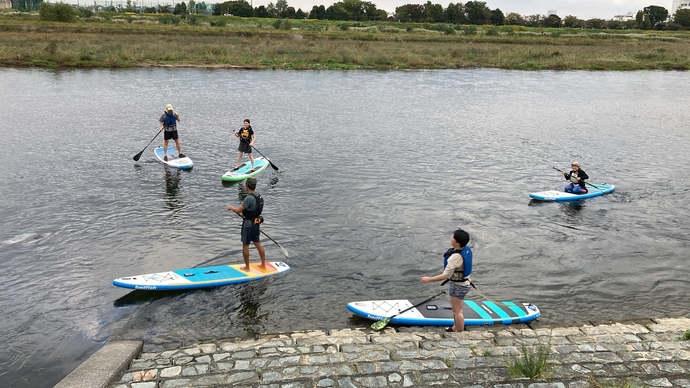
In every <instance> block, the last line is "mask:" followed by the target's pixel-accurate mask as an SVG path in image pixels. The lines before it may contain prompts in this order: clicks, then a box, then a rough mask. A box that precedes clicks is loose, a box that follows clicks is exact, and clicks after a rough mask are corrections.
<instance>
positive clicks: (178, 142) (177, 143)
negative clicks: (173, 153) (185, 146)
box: [175, 139, 182, 155]
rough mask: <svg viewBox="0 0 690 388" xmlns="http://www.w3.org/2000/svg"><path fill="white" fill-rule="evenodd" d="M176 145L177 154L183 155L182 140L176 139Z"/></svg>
mask: <svg viewBox="0 0 690 388" xmlns="http://www.w3.org/2000/svg"><path fill="white" fill-rule="evenodd" d="M175 145H176V146H177V154H178V155H179V154H181V153H182V148H181V147H180V139H175Z"/></svg>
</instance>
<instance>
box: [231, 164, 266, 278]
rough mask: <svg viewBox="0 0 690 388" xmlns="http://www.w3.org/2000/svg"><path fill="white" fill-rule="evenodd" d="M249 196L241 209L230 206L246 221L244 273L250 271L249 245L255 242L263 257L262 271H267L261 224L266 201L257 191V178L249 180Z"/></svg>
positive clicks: (243, 246) (243, 232)
mask: <svg viewBox="0 0 690 388" xmlns="http://www.w3.org/2000/svg"><path fill="white" fill-rule="evenodd" d="M246 186H247V196H246V197H244V201H242V204H241V205H240V206H239V207H235V206H232V205H228V210H231V211H233V212H235V213H237V214H241V215H242V217H243V218H244V220H243V221H242V233H241V239H242V256H243V257H244V267H241V268H240V269H241V270H242V271H249V243H251V242H253V243H254V246H255V247H256V250H257V251H258V252H259V257H261V265H260V266H259V267H260V268H262V269H266V252H265V251H264V247H263V246H262V245H261V241H260V240H261V223H262V222H264V218H263V217H262V216H261V212H262V211H263V210H264V199H263V198H262V197H261V194H259V193H257V192H256V191H255V190H256V178H254V177H251V178H248V179H247V183H246Z"/></svg>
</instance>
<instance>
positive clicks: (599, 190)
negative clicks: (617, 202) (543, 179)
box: [529, 183, 616, 202]
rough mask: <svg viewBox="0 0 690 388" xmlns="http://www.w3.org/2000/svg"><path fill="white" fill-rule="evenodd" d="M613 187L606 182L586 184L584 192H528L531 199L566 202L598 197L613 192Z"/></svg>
mask: <svg viewBox="0 0 690 388" xmlns="http://www.w3.org/2000/svg"><path fill="white" fill-rule="evenodd" d="M615 189H616V186H614V185H609V184H607V183H593V184H587V190H588V192H587V193H586V194H573V193H567V192H565V191H557V190H549V191H540V192H538V193H529V196H530V197H531V198H532V199H537V200H539V201H555V202H567V201H579V200H581V199H585V198H592V197H598V196H600V195H604V194H608V193H613V191H614V190H615Z"/></svg>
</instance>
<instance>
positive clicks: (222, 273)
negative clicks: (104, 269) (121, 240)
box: [113, 261, 290, 291]
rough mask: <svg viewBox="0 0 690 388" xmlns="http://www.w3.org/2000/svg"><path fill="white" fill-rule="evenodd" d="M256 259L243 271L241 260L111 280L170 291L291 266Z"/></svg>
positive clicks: (255, 277) (121, 284) (243, 278)
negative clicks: (261, 261)
mask: <svg viewBox="0 0 690 388" xmlns="http://www.w3.org/2000/svg"><path fill="white" fill-rule="evenodd" d="M259 264H261V263H260V262H259V263H250V264H249V271H242V270H240V267H244V264H231V265H216V266H211V267H198V268H185V269H177V270H174V271H168V272H158V273H150V274H146V275H136V276H128V277H124V278H119V279H115V280H113V284H114V285H116V286H118V287H123V288H132V289H135V290H150V291H169V290H193V289H196V288H208V287H218V286H224V285H227V284H235V283H245V282H249V281H252V280H258V279H261V278H264V277H267V276H273V275H277V274H279V273H282V272H285V271H287V270H289V269H290V267H289V266H288V265H287V264H285V263H283V262H282V261H271V262H268V261H267V262H266V269H262V268H260V267H259Z"/></svg>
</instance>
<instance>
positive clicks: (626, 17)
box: [611, 0, 690, 22]
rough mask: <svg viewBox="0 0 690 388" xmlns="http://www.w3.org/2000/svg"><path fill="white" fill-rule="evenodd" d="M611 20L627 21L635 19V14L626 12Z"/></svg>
mask: <svg viewBox="0 0 690 388" xmlns="http://www.w3.org/2000/svg"><path fill="white" fill-rule="evenodd" d="M687 1H690V0H687ZM611 20H615V21H618V22H627V21H630V20H635V15H634V14H633V13H632V12H628V13H626V14H625V15H616V16H614V17H613V19H611Z"/></svg>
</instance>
